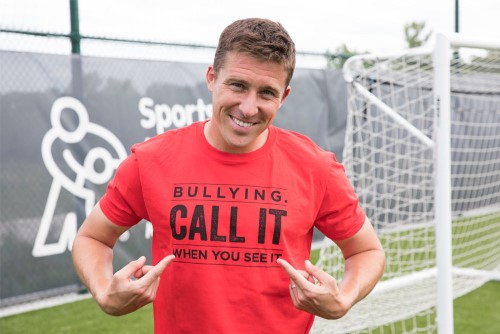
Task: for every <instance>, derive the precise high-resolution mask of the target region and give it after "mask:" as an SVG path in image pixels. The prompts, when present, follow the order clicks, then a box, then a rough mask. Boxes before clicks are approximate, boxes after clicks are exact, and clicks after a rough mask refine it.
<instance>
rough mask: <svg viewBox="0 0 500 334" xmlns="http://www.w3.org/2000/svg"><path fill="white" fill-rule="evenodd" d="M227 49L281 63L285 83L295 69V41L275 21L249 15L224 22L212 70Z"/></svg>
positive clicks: (219, 62) (216, 66)
mask: <svg viewBox="0 0 500 334" xmlns="http://www.w3.org/2000/svg"><path fill="white" fill-rule="evenodd" d="M231 51H235V52H244V53H246V54H248V55H250V56H252V57H255V58H257V59H260V60H264V61H271V62H274V63H277V64H281V65H283V66H284V69H285V71H286V72H287V79H286V85H287V86H288V84H289V83H290V80H291V79H292V76H293V71H294V69H295V44H294V42H293V40H292V39H291V38H290V35H288V32H287V31H286V30H285V28H283V26H282V25H281V24H279V23H278V22H273V21H270V20H267V19H260V18H249V19H243V20H238V21H235V22H233V23H231V24H230V25H229V26H227V27H226V29H224V31H223V32H222V34H221V35H220V38H219V44H218V45H217V50H216V51H215V58H214V70H215V73H217V72H218V71H219V70H220V68H221V67H222V66H223V65H224V61H225V57H226V54H227V53H228V52H231Z"/></svg>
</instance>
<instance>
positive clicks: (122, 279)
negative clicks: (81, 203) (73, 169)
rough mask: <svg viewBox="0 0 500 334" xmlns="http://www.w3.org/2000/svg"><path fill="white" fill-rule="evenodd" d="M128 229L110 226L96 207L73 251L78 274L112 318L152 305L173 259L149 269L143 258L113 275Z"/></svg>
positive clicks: (170, 257)
mask: <svg viewBox="0 0 500 334" xmlns="http://www.w3.org/2000/svg"><path fill="white" fill-rule="evenodd" d="M127 229H128V228H126V227H122V226H119V225H116V224H114V223H113V222H111V221H110V220H109V219H108V218H107V217H106V216H105V215H104V213H103V212H102V210H101V208H100V206H99V204H97V205H96V206H95V207H94V209H93V210H92V211H91V212H90V214H89V215H88V217H87V219H86V220H85V222H84V223H83V225H82V226H81V228H80V229H79V231H78V233H77V235H76V238H75V241H74V243H73V248H72V253H73V263H74V266H75V269H76V273H77V274H78V276H79V277H80V279H81V280H82V282H83V284H85V286H86V287H87V288H88V289H89V291H90V293H91V294H92V296H94V298H95V300H96V301H97V303H98V304H99V306H100V307H101V308H102V309H103V311H104V312H106V313H108V314H111V315H123V314H127V313H130V312H133V311H135V310H137V309H138V308H140V307H142V306H144V305H146V304H148V303H150V302H152V301H153V300H154V298H155V296H156V291H157V289H158V285H159V281H160V276H161V274H162V272H163V270H164V269H165V268H166V267H167V265H168V264H169V263H170V262H171V261H172V259H173V258H174V257H173V256H172V255H170V256H167V257H165V258H164V259H163V260H161V261H160V262H159V263H158V264H157V265H156V266H147V265H145V262H146V258H145V257H144V256H141V257H140V258H139V259H138V260H135V261H132V262H130V263H129V264H127V265H126V266H125V267H123V268H122V269H121V270H119V271H118V272H116V273H115V274H113V263H112V262H113V247H114V245H115V243H116V241H117V240H118V238H119V237H120V235H122V233H124V232H125V231H126V230H127ZM132 277H134V278H135V279H133V278H132Z"/></svg>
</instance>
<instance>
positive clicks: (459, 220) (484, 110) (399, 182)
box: [313, 35, 500, 333]
mask: <svg viewBox="0 0 500 334" xmlns="http://www.w3.org/2000/svg"><path fill="white" fill-rule="evenodd" d="M440 36H442V35H440ZM441 40H444V43H445V46H446V43H448V44H447V46H448V47H449V48H447V47H445V48H444V55H443V54H442V52H441V51H440V52H437V51H436V50H437V49H439V45H438V44H439V43H440V39H436V41H437V42H436V43H435V44H434V45H433V46H431V47H425V48H419V49H410V50H408V51H406V52H404V53H401V54H398V55H386V56H384V55H366V56H356V57H352V58H350V59H349V60H348V62H347V63H346V65H345V66H344V74H345V77H346V80H347V81H348V82H349V104H348V105H349V110H348V120H347V129H346V138H345V147H344V154H343V163H344V165H345V168H346V172H347V174H348V176H349V178H350V180H351V182H352V183H353V185H354V187H355V189H356V192H357V194H358V196H359V199H360V203H361V205H362V207H363V208H364V209H365V211H366V213H367V215H368V217H369V218H370V220H371V222H372V223H373V225H374V227H375V229H376V231H377V233H378V235H379V237H380V240H381V242H382V244H383V247H384V249H385V251H386V256H387V265H386V271H385V273H384V276H383V278H382V280H381V282H380V283H379V284H378V285H377V287H376V288H375V289H374V291H373V292H372V293H371V294H370V295H369V296H368V297H367V298H366V299H364V300H363V301H361V302H360V303H358V304H357V305H355V306H354V307H353V309H352V310H351V311H350V312H349V313H348V314H347V315H346V316H345V317H344V318H342V319H339V320H336V321H326V320H323V319H320V318H317V319H316V321H315V325H314V327H313V333H435V332H437V331H438V327H439V323H438V322H437V320H436V319H437V318H438V317H443V318H444V317H445V316H446V314H443V313H446V312H451V314H452V310H447V311H446V310H445V311H444V312H443V310H442V309H440V307H439V305H440V303H441V305H447V306H445V308H450V307H451V308H452V298H456V297H459V296H461V295H464V294H466V293H468V292H470V291H472V290H474V289H477V288H478V287H480V286H481V285H483V284H484V283H485V282H487V281H488V280H492V279H499V277H500V44H498V45H492V44H488V43H479V42H475V41H472V42H471V41H465V40H462V39H461V38H460V37H459V36H458V35H453V36H452V37H451V38H450V39H447V38H442V39H441ZM441 50H443V49H442V48H441ZM440 63H442V64H444V66H445V67H444V68H445V69H446V72H445V74H444V75H442V74H440V72H439V70H438V65H439V64H440ZM439 66H440V65H439ZM436 71H438V72H437V73H438V75H436ZM443 83H444V87H445V89H446V90H447V91H448V92H447V93H448V95H446V94H444V95H439V94H438V93H437V90H438V87H441V89H442V87H443V86H442V84H443ZM440 85H441V86H440ZM446 87H447V88H446ZM443 102H446V103H443ZM448 106H449V108H448ZM446 108H448V109H446ZM445 109H446V110H445ZM448 111H449V117H448V116H446V115H447V114H448ZM446 117H448V118H446ZM447 119H448V121H449V124H448V125H449V126H448V129H450V131H449V133H448V137H447V136H446V134H444V135H443V132H446V130H447V128H446V127H444V128H440V125H443V124H444V125H446V122H447ZM440 122H442V124H441V123H440ZM443 138H445V141H448V142H449V143H448V145H444V147H445V149H444V151H443V149H442V148H440V147H442V145H441V146H440V145H438V144H442V142H443ZM447 138H448V139H449V140H447ZM440 140H441V143H440ZM446 146H447V147H448V150H446ZM440 165H441V167H442V168H443V170H445V171H446V170H447V171H449V173H448V176H446V174H444V175H445V176H443V175H442V174H441V173H440V172H438V170H439V168H438V166H440ZM450 173H451V174H450ZM443 177H445V178H446V179H447V180H448V181H447V182H448V183H447V182H444V184H445V186H446V184H448V185H449V188H448V189H449V190H446V188H444V189H445V190H446V193H443V192H442V189H441V188H440V187H441V186H440V184H442V181H443ZM445 181H446V180H445ZM440 189H441V190H440ZM443 194H444V195H443ZM442 197H444V199H445V201H444V202H441V200H442ZM446 199H448V202H447V201H446ZM443 203H444V204H443ZM447 207H449V215H448V217H450V218H449V219H442V217H443V216H442V215H440V213H439V212H441V211H440V210H443V209H444V210H445V211H446V208H447ZM444 217H446V215H445V216H444ZM440 226H441V227H442V226H444V230H445V231H446V229H447V228H449V230H450V233H449V234H448V235H447V234H446V233H445V234H444V235H442V234H439V227H440ZM436 231H438V236H439V237H437V238H436ZM436 239H437V240H436ZM445 239H450V240H445ZM440 245H445V247H444V254H445V255H444V257H442V258H441V259H444V261H445V262H446V261H447V258H446V245H449V246H450V247H449V248H450V252H449V253H450V255H449V261H448V262H449V276H450V281H449V282H450V283H452V284H450V291H451V295H450V296H449V298H450V301H448V302H447V301H444V304H443V303H442V302H443V299H446V298H448V297H447V296H446V295H442V294H441V292H440V291H439V290H443V289H442V286H441V285H439V280H440V279H442V277H444V276H446V275H447V272H446V270H447V269H446V268H447V267H446V265H445V267H444V269H443V267H442V266H439V265H437V264H438V263H439V260H437V259H439V256H440V255H439V254H440V252H441V250H439V246H440ZM319 263H320V265H321V266H322V267H323V268H324V269H325V270H326V271H328V272H330V273H332V274H333V275H334V276H336V278H337V279H340V278H341V277H339V273H340V274H341V273H342V272H343V261H342V255H341V253H340V251H339V250H338V248H337V247H335V246H333V245H332V244H328V243H325V244H324V246H323V247H322V248H321V254H320V261H319ZM445 279H446V277H445ZM445 282H446V281H445ZM438 286H439V287H440V288H439V289H438ZM441 307H442V306H441ZM440 312H442V313H440ZM436 313H437V315H436ZM448 317H449V314H448ZM451 321H452V320H451ZM451 328H452V327H451ZM439 330H440V331H441V329H439ZM442 332H444V331H442Z"/></svg>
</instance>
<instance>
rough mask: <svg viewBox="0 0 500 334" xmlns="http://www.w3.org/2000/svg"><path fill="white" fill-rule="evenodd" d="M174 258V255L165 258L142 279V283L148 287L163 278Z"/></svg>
mask: <svg viewBox="0 0 500 334" xmlns="http://www.w3.org/2000/svg"><path fill="white" fill-rule="evenodd" d="M174 258H175V256H174V255H168V256H165V257H164V258H163V259H162V260H161V261H160V262H158V263H157V264H156V265H155V266H154V267H152V268H151V270H149V271H148V272H147V273H146V274H145V275H144V276H143V277H142V278H141V280H142V282H143V283H144V284H146V285H150V284H152V283H153V282H154V281H155V280H156V279H157V278H159V277H160V276H161V274H162V273H163V271H164V270H165V268H167V266H168V265H169V264H170V262H172V260H173V259H174Z"/></svg>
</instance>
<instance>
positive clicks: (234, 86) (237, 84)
mask: <svg viewBox="0 0 500 334" xmlns="http://www.w3.org/2000/svg"><path fill="white" fill-rule="evenodd" d="M231 87H233V88H236V89H243V87H244V86H243V85H242V84H241V83H239V82H233V83H231Z"/></svg>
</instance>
